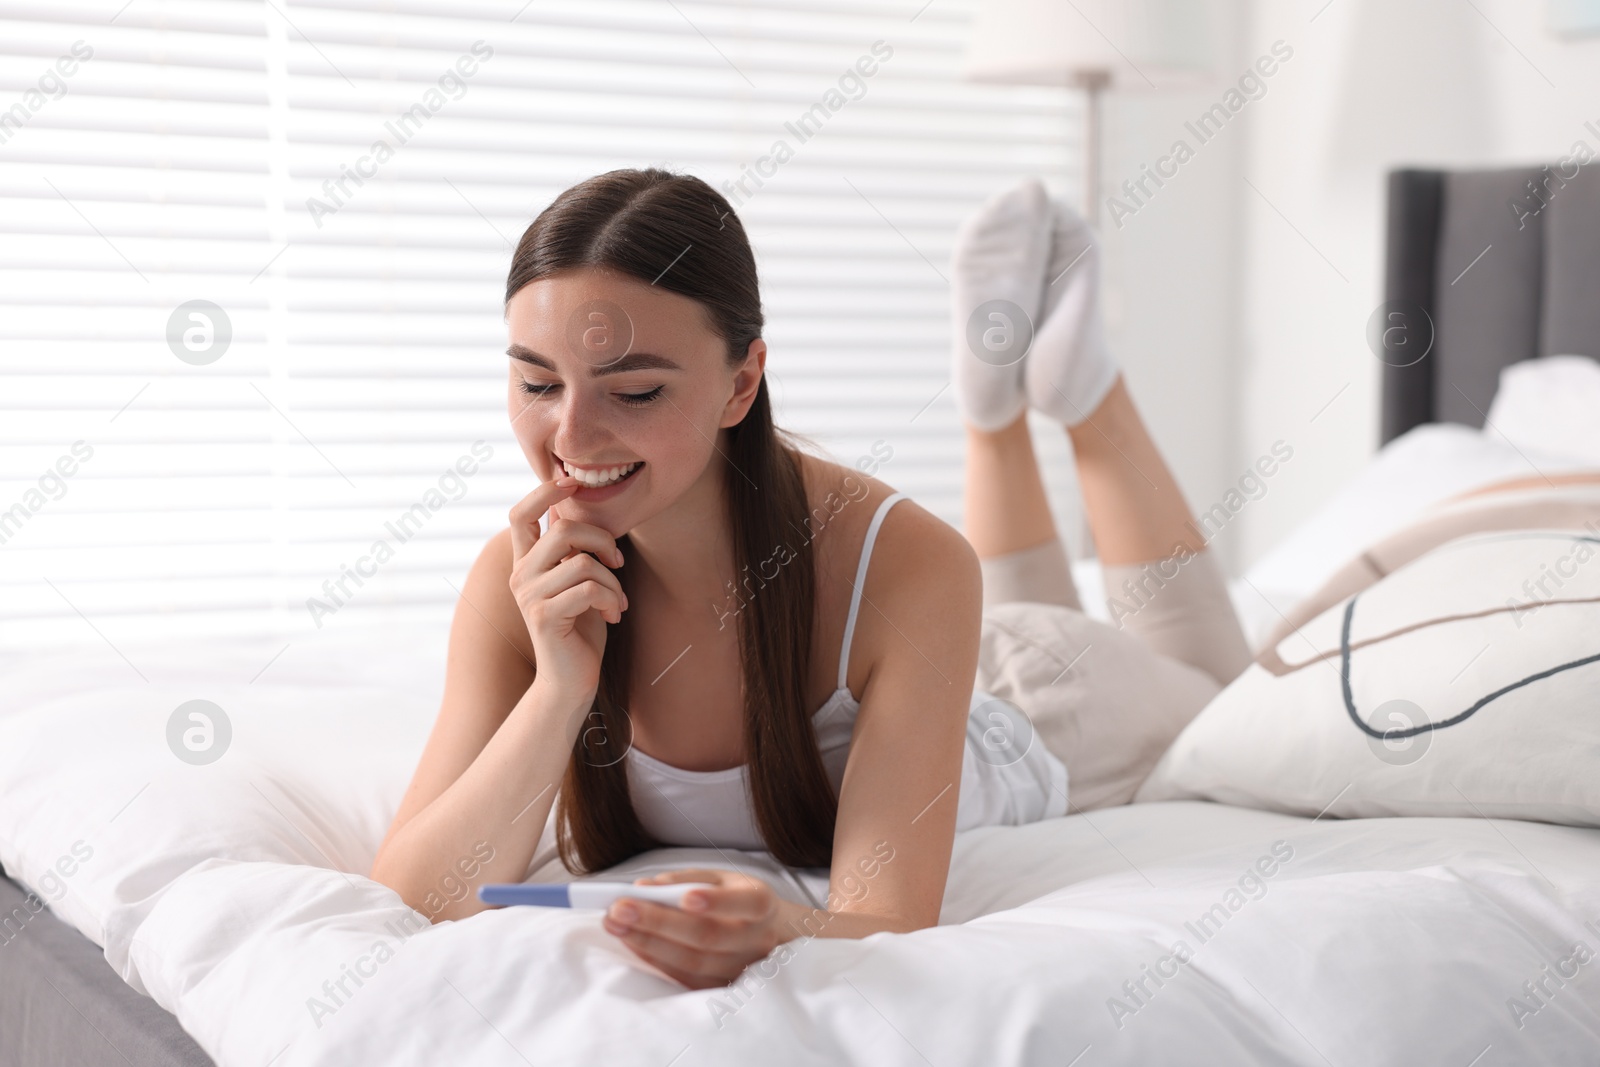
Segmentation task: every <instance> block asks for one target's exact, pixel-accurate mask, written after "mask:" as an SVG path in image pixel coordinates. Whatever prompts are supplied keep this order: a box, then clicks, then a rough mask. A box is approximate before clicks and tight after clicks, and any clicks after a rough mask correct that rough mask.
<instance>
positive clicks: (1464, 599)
mask: <svg viewBox="0 0 1600 1067" xmlns="http://www.w3.org/2000/svg"><path fill="white" fill-rule="evenodd" d="M1597 768H1600V527H1596V526H1592V527H1591V529H1589V530H1588V531H1570V530H1511V531H1499V532H1494V533H1479V534H1472V535H1469V536H1466V537H1461V538H1457V539H1455V540H1452V541H1449V542H1447V543H1445V544H1443V545H1441V546H1439V547H1438V548H1436V549H1434V550H1433V551H1431V552H1428V553H1426V554H1425V555H1422V556H1420V557H1418V558H1417V559H1415V560H1413V561H1412V562H1410V563H1408V564H1406V565H1405V566H1403V567H1401V568H1399V569H1397V570H1395V571H1394V572H1393V573H1391V574H1389V575H1388V576H1387V577H1385V578H1383V579H1381V580H1380V581H1378V582H1376V583H1375V584H1373V585H1371V586H1368V587H1367V588H1366V589H1364V590H1362V591H1361V592H1359V593H1357V594H1356V595H1355V596H1353V597H1351V598H1349V599H1347V600H1344V601H1343V602H1341V603H1339V604H1337V605H1335V606H1334V607H1332V608H1329V609H1328V610H1327V611H1325V612H1323V613H1322V614H1321V615H1319V616H1317V617H1316V618H1315V619H1313V620H1312V621H1311V622H1309V623H1307V624H1306V625H1304V626H1303V627H1301V628H1300V629H1299V630H1297V631H1295V632H1293V633H1291V634H1289V635H1288V636H1287V637H1285V638H1284V639H1283V640H1282V641H1280V642H1279V643H1278V644H1277V645H1275V646H1273V647H1271V648H1267V649H1264V650H1263V651H1262V653H1261V655H1260V656H1259V657H1258V658H1257V660H1256V662H1255V663H1254V664H1252V665H1251V666H1250V667H1249V668H1248V669H1247V670H1246V671H1245V672H1244V673H1243V674H1242V675H1240V676H1239V677H1238V678H1237V679H1235V680H1234V682H1233V683H1232V684H1231V685H1229V686H1228V687H1227V688H1226V689H1225V690H1223V692H1222V693H1220V694H1219V695H1218V696H1217V697H1216V699H1215V700H1213V701H1212V702H1211V703H1210V704H1208V705H1207V706H1206V708H1205V709H1204V710H1203V711H1202V712H1201V713H1200V714H1199V715H1198V716H1197V717H1196V718H1195V720H1194V721H1193V722H1191V723H1190V724H1189V725H1188V727H1187V728H1185V729H1184V731H1183V732H1182V733H1181V734H1180V735H1179V736H1178V738H1177V740H1175V741H1174V742H1173V744H1172V747H1171V748H1170V749H1169V750H1168V751H1167V752H1166V754H1165V755H1164V756H1163V757H1162V758H1161V760H1160V762H1159V763H1157V765H1156V767H1155V769H1154V770H1153V771H1152V772H1151V773H1150V776H1149V777H1148V778H1147V779H1146V780H1145V782H1144V784H1143V785H1141V786H1140V788H1139V790H1138V792H1137V794H1136V795H1135V798H1134V799H1135V800H1136V801H1153V800H1176V799H1183V798H1197V799H1203V800H1214V801H1220V802H1223V803H1227V804H1236V805H1241V806H1244V807H1253V808H1263V809H1267V810H1272V811H1284V812H1291V813H1295V814H1302V815H1313V816H1314V815H1318V814H1322V813H1326V814H1328V815H1331V816H1345V817H1358V816H1383V815H1440V816H1445V815H1450V816H1472V815H1480V816H1490V817H1501V818H1513V819H1532V820H1539V821H1544V822H1555V823H1569V824H1573V825H1579V826H1600V773H1597Z"/></svg>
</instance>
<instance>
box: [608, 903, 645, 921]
mask: <svg viewBox="0 0 1600 1067" xmlns="http://www.w3.org/2000/svg"><path fill="white" fill-rule="evenodd" d="M638 918H639V909H638V908H636V907H634V906H633V905H632V904H618V905H616V906H615V907H613V908H612V909H611V919H612V921H613V922H619V923H621V924H622V925H623V926H632V925H633V924H634V922H636V921H637V920H638Z"/></svg>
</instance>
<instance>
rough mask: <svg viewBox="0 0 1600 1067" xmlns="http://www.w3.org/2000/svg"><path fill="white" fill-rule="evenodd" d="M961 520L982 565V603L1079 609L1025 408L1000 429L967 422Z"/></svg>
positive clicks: (1075, 588) (985, 605)
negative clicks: (1025, 603) (1020, 602)
mask: <svg viewBox="0 0 1600 1067" xmlns="http://www.w3.org/2000/svg"><path fill="white" fill-rule="evenodd" d="M963 525H964V527H965V532H966V535H967V540H968V541H970V542H972V547H973V549H974V550H975V551H976V552H977V554H978V565H979V566H980V567H981V568H982V569H983V604H984V607H991V606H993V605H995V604H1007V603H1010V602H1012V601H1017V600H1030V601H1035V602H1038V603H1045V604H1060V605H1062V606H1063V607H1068V608H1080V609H1081V608H1082V602H1081V601H1080V600H1079V599H1078V590H1077V587H1076V586H1074V585H1073V583H1072V569H1071V567H1070V566H1069V564H1068V562H1067V550H1066V546H1065V545H1063V544H1062V542H1061V538H1060V537H1059V536H1058V535H1057V533H1056V524H1055V520H1054V519H1053V518H1052V517H1051V515H1050V500H1049V497H1048V496H1047V495H1046V493H1045V488H1044V481H1043V480H1042V479H1041V478H1040V476H1039V464H1038V461H1037V460H1036V459H1035V458H1034V454H1033V440H1032V438H1030V437H1029V436H1028V416H1027V412H1026V411H1024V412H1023V414H1022V415H1020V416H1018V417H1017V419H1016V421H1014V422H1012V423H1011V424H1010V425H1009V426H1006V427H1004V428H1002V429H999V430H994V431H989V430H981V429H979V428H978V427H976V426H973V425H972V424H971V423H968V424H967V473H966V501H965V517H964V519H963Z"/></svg>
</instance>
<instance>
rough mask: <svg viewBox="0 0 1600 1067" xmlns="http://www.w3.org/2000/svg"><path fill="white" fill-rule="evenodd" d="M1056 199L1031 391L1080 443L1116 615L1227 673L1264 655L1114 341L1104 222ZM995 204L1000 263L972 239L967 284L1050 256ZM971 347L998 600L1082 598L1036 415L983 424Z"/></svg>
mask: <svg viewBox="0 0 1600 1067" xmlns="http://www.w3.org/2000/svg"><path fill="white" fill-rule="evenodd" d="M1049 207H1050V213H1049V226H1050V238H1049V255H1048V257H1046V262H1045V269H1044V271H1043V274H1042V276H1040V277H1039V279H1038V284H1039V286H1040V287H1041V290H1042V294H1041V300H1040V308H1041V311H1042V313H1043V321H1042V322H1041V323H1040V324H1039V329H1038V331H1037V333H1036V334H1035V336H1034V341H1033V345H1032V347H1031V348H1030V349H1029V351H1028V354H1027V356H1026V357H1025V360H1024V361H1023V362H1022V363H1021V364H1020V366H1021V368H1022V371H1023V376H1022V377H1023V389H1024V392H1025V394H1026V398H1027V403H1028V405H1029V406H1031V407H1032V408H1034V409H1036V410H1039V411H1042V412H1044V413H1046V414H1048V415H1050V416H1052V417H1053V418H1055V419H1057V420H1058V421H1060V422H1061V423H1062V425H1063V427H1064V428H1065V429H1066V433H1067V436H1068V437H1069V438H1070V440H1071V442H1072V447H1073V455H1074V457H1075V460H1076V463H1077V468H1078V480H1079V484H1080V486H1081V487H1082V490H1083V498H1084V505H1085V508H1086V511H1087V513H1088V519H1089V526H1090V529H1091V531H1092V532H1093V534H1094V539H1095V544H1096V546H1097V547H1098V549H1099V552H1100V558H1101V563H1102V568H1103V573H1104V575H1105V579H1106V589H1107V591H1108V592H1109V593H1110V594H1111V596H1110V597H1109V598H1108V606H1109V608H1110V610H1111V616H1112V621H1113V623H1114V624H1115V625H1116V627H1117V628H1118V629H1121V628H1122V627H1123V626H1126V627H1127V628H1128V629H1129V630H1131V631H1132V632H1133V633H1135V634H1137V635H1138V636H1139V637H1141V638H1142V639H1143V640H1144V641H1145V642H1146V643H1147V644H1148V645H1149V646H1150V647H1152V648H1154V649H1155V650H1157V651H1159V652H1162V653H1164V654H1166V655H1168V656H1171V657H1173V658H1175V659H1177V660H1179V661H1181V662H1183V663H1186V664H1189V665H1191V666H1194V667H1197V668H1199V669H1200V670H1203V671H1205V672H1206V673H1207V674H1209V675H1211V676H1212V677H1213V678H1215V679H1216V680H1217V682H1218V683H1219V684H1224V685H1225V684H1227V683H1228V682H1229V681H1231V680H1232V679H1233V678H1234V677H1235V676H1236V675H1238V674H1239V672H1241V671H1242V670H1244V668H1245V667H1246V666H1247V665H1248V664H1249V662H1250V650H1249V646H1248V645H1247V644H1246V643H1245V640H1244V635H1243V632H1242V631H1241V630H1240V628H1239V622H1238V619H1237V617H1236V616H1235V614H1234V611H1233V603H1232V601H1231V600H1230V599H1229V597H1228V591H1227V584H1226V582H1225V581H1224V579H1223V576H1222V574H1221V572H1220V571H1219V570H1218V568H1217V566H1216V563H1215V560H1214V559H1213V557H1212V556H1211V554H1210V553H1209V552H1207V551H1206V550H1205V548H1206V546H1205V542H1204V539H1203V538H1202V537H1201V536H1200V534H1199V532H1198V531H1197V530H1196V529H1195V527H1194V525H1193V517H1192V516H1191V515H1190V513H1189V508H1188V505H1187V504H1186V503H1185V502H1184V499H1183V494H1182V493H1181V492H1180V491H1179V489H1178V485H1177V482H1176V480H1174V479H1173V477H1172V474H1171V472H1170V471H1168V469H1167V466H1166V463H1165V462H1164V461H1163V460H1162V458H1161V454H1160V452H1159V451H1158V450H1157V448H1156V445H1155V442H1154V441H1153V440H1152V439H1151V437H1150V435H1149V433H1148V432H1147V431H1146V430H1145V426H1144V422H1143V421H1142V420H1141V419H1140V418H1139V413H1138V411H1137V410H1136V409H1135V408H1134V406H1133V401H1132V399H1131V398H1130V397H1129V395H1128V391H1127V387H1126V385H1125V383H1124V382H1123V380H1122V376H1121V375H1120V373H1118V371H1117V369H1116V364H1115V361H1114V360H1113V359H1112V357H1111V355H1110V353H1109V351H1108V350H1107V348H1106V344H1105V338H1104V332H1103V330H1102V327H1101V323H1100V313H1099V246H1098V244H1097V242H1096V241H1095V238H1094V234H1093V232H1092V231H1091V230H1090V229H1089V227H1088V225H1087V224H1086V223H1084V221H1083V220H1082V219H1081V218H1079V217H1078V216H1077V215H1075V214H1074V213H1072V212H1071V211H1070V210H1068V209H1066V208H1065V207H1064V206H1063V205H1061V204H1059V203H1054V202H1052V203H1051V204H1050V205H1049ZM985 212H987V214H980V216H979V221H980V222H983V223H984V225H985V226H987V227H988V228H989V229H990V230H993V231H994V233H995V234H996V235H997V238H996V242H995V243H994V248H993V249H991V252H992V253H993V255H991V259H994V258H995V257H998V261H997V262H991V261H990V260H984V259H979V258H975V257H974V255H973V254H972V253H970V252H968V251H966V250H965V248H964V246H958V248H957V252H956V257H955V263H954V266H955V267H956V268H957V270H956V274H957V276H958V277H960V278H962V279H964V288H963V292H966V290H968V289H971V290H974V291H976V292H986V291H987V289H986V288H985V285H986V284H987V283H986V281H985V279H986V278H987V277H988V276H989V275H990V274H995V273H997V272H998V273H999V274H1003V276H1004V277H1003V280H1007V281H1008V282H1010V283H1017V280H1018V278H1023V281H1025V280H1026V278H1025V277H1023V276H1024V275H1027V273H1028V272H1029V271H1031V270H1036V269H1037V268H1036V266H1034V265H1033V264H1035V262H1036V260H1037V258H1038V257H1037V256H1036V255H1033V253H1032V252H1031V251H1030V249H1031V247H1032V246H1031V245H1029V244H1028V241H1027V240H1025V239H1024V238H1029V239H1031V238H1034V237H1035V235H1033V234H1031V233H1024V234H1019V233H1018V232H1017V231H1016V227H1015V226H1012V227H1011V228H1010V229H1006V228H1004V227H999V223H998V222H996V221H994V220H993V219H990V218H989V216H990V215H992V214H993V213H994V209H993V208H992V207H991V208H986V209H985ZM1001 221H1004V220H1001ZM979 229H980V231H982V232H987V231H983V230H982V227H980V228H979ZM1000 238H1004V239H1003V240H1002V239H1000ZM1025 246H1026V247H1025ZM1001 253H1005V254H1003V255H1002V254H1001ZM1024 253H1029V255H1026V256H1025V255H1024ZM1030 257H1031V258H1030ZM1002 267H1003V268H1004V270H1001V268H1002ZM970 300H971V296H970V294H969V297H968V302H970ZM958 318H959V316H958ZM959 325H960V324H959V323H958V326H959ZM962 345H963V341H962V339H961V338H960V337H958V338H957V339H956V349H955V353H956V360H957V366H956V374H955V378H956V391H957V394H958V400H960V401H961V407H962V410H963V414H964V415H967V416H968V417H967V419H966V422H967V472H966V506H965V529H966V535H967V539H968V540H969V541H971V542H972V545H973V548H974V549H975V550H976V552H977V555H978V559H979V561H980V565H981V566H982V568H983V581H984V594H983V596H984V605H985V606H986V607H989V606H993V605H996V604H1001V603H1008V602H1012V601H1034V602H1044V603H1051V604H1059V605H1062V606H1065V607H1071V608H1078V607H1080V606H1081V602H1080V600H1079V598H1078V594H1077V590H1076V589H1075V588H1074V586H1073V583H1072V575H1071V568H1070V565H1069V563H1068V560H1067V555H1066V548H1065V545H1064V544H1063V543H1062V541H1061V538H1060V536H1059V534H1058V533H1057V531H1056V528H1055V523H1054V521H1053V520H1052V518H1051V515H1050V505H1049V499H1048V497H1047V495H1046V492H1045V488H1044V482H1043V480H1042V479H1041V478H1040V476H1039V468H1038V463H1037V461H1036V460H1035V458H1034V453H1033V444H1032V441H1031V439H1030V437H1029V431H1028V423H1027V413H1026V411H1025V410H1024V412H1023V413H1022V414H1021V415H1019V416H1017V417H1016V418H1014V419H1013V420H1012V421H1010V422H1009V423H1006V424H1003V425H1000V427H999V428H998V429H992V430H991V429H988V428H987V427H988V426H989V425H994V424H995V423H998V422H1000V421H1001V420H998V419H996V420H994V422H992V423H986V424H984V426H979V425H977V424H976V421H975V420H974V419H973V418H972V417H971V416H970V413H971V412H974V411H979V410H990V408H985V407H984V406H983V401H984V400H985V398H986V397H988V393H985V392H983V391H982V390H980V389H979V388H978V386H977V385H975V384H973V382H972V380H971V377H972V376H971V374H967V375H963V373H962V371H963V369H964V368H966V365H967V364H969V363H974V362H978V363H982V362H983V361H982V360H978V359H977V356H976V353H971V352H967V351H964V350H963V348H962ZM990 384H992V383H990ZM1014 384H1015V383H1012V386H1011V387H1013V388H1014ZM991 399H992V398H991ZM991 407H992V408H993V410H996V411H998V410H1001V409H1000V408H997V407H993V405H991ZM1006 410H1010V409H1009V408H1008V409H1006ZM1124 597H1126V598H1127V599H1126V600H1125V599H1123V598H1124Z"/></svg>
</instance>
